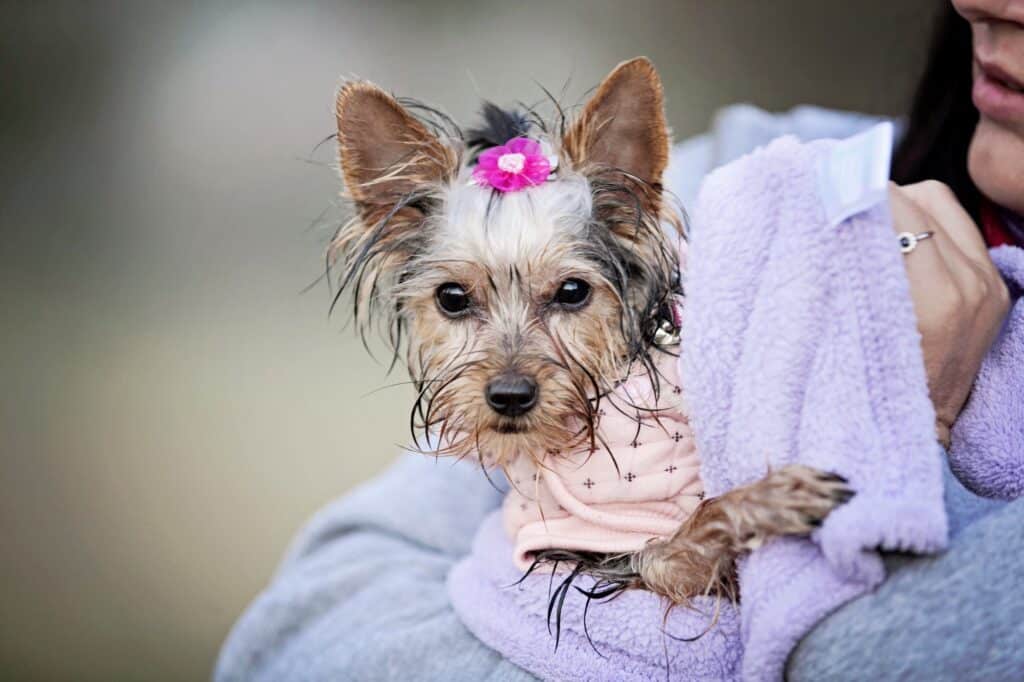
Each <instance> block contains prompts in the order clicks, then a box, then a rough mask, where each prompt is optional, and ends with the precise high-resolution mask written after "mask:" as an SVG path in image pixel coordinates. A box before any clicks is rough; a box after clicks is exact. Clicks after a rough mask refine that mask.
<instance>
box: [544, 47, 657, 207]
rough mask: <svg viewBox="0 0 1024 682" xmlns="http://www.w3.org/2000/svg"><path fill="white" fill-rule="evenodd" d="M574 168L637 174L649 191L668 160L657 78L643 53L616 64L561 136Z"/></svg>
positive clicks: (654, 186)
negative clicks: (640, 55)
mask: <svg viewBox="0 0 1024 682" xmlns="http://www.w3.org/2000/svg"><path fill="white" fill-rule="evenodd" d="M563 145H564V148H565V150H566V152H567V153H568V154H569V157H570V159H571V160H572V161H573V163H574V164H575V165H576V167H577V168H579V169H580V170H583V171H584V172H587V171H588V170H592V171H594V172H597V173H600V174H605V173H610V172H616V171H618V172H621V173H624V174H626V176H627V177H629V176H632V177H634V178H638V179H640V180H642V181H643V182H644V183H646V184H647V185H648V186H650V187H651V188H652V189H653V190H654V191H655V193H657V192H658V191H659V190H660V186H661V176H662V173H663V172H664V171H665V165H666V164H667V163H668V151H669V135H668V126H667V125H666V123H665V105H664V97H663V95H662V88H661V79H660V78H659V77H658V72H657V71H655V69H654V65H653V64H652V63H651V62H650V60H649V59H647V58H646V57H637V58H635V59H631V60H629V61H627V62H623V63H621V64H619V65H618V66H617V67H615V69H614V70H613V71H612V72H611V73H610V74H608V76H607V77H606V78H605V79H604V81H603V82H602V83H601V85H600V86H599V87H598V89H597V92H596V93H595V94H594V96H593V97H592V98H591V99H590V101H589V102H587V104H586V106H585V107H584V109H583V113H582V114H581V115H580V117H579V118H578V119H577V120H576V121H575V123H573V125H572V127H571V128H570V129H569V132H568V133H567V134H566V136H565V139H564V140H563Z"/></svg>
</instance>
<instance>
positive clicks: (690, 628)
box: [448, 511, 742, 682]
mask: <svg viewBox="0 0 1024 682" xmlns="http://www.w3.org/2000/svg"><path fill="white" fill-rule="evenodd" d="M522 577H523V574H522V571H520V570H518V569H517V568H516V567H515V566H514V565H513V563H512V542H511V541H510V540H509V539H508V537H507V536H506V534H505V530H504V527H503V526H502V522H501V512H500V511H499V512H495V513H494V514H492V515H491V516H489V517H488V518H487V519H486V520H485V521H484V522H483V524H481V527H480V530H479V531H478V532H477V535H476V538H475V539H474V540H473V551H472V553H471V554H470V555H469V557H467V558H466V559H464V560H463V561H461V562H460V563H458V564H456V566H455V567H454V568H453V569H452V571H451V573H449V574H448V594H449V596H450V597H451V600H452V605H453V606H454V607H455V611H456V613H458V614H459V617H460V618H461V619H462V622H463V623H465V624H466V627H468V628H469V629H470V631H472V632H473V634H474V635H476V636H477V637H479V638H480V639H481V640H483V642H484V643H485V644H487V645H488V646H490V647H492V648H494V649H497V650H498V651H500V652H501V653H502V654H503V655H504V656H506V657H508V658H509V659H510V660H511V661H512V662H513V663H515V664H517V665H519V666H520V667H523V668H525V669H527V670H529V671H530V672H531V673H533V674H534V675H537V676H539V677H541V678H543V679H545V680H606V681H608V682H612V681H613V680H614V681H616V682H646V681H648V680H662V679H666V664H667V665H668V674H669V676H670V679H673V680H694V681H697V680H702V681H706V682H713V681H714V680H735V679H738V678H739V671H740V657H741V654H742V649H741V648H740V647H739V646H737V644H738V643H739V627H740V624H739V617H738V614H737V612H736V609H735V608H733V607H732V606H730V605H727V604H724V603H723V604H722V610H721V612H720V614H719V618H718V623H717V624H716V625H715V626H714V627H713V628H711V629H710V630H708V627H709V626H710V625H711V623H712V621H713V618H714V610H715V605H714V601H713V600H710V599H705V600H702V601H701V602H700V604H699V605H698V607H697V608H698V609H699V611H698V610H686V609H673V610H672V611H671V612H670V614H669V616H668V618H667V620H665V621H664V623H663V622H662V619H663V617H664V615H665V604H664V602H662V600H661V598H660V597H657V596H655V595H654V594H653V593H651V592H643V591H631V592H625V593H623V594H621V595H619V596H618V597H616V598H615V599H613V600H612V601H607V602H598V601H594V602H592V603H591V604H590V607H589V608H588V609H587V613H586V630H584V623H583V618H584V607H585V600H584V599H583V597H582V596H581V595H580V594H579V593H577V592H576V591H575V590H573V591H571V592H572V593H571V594H570V595H568V596H567V597H566V600H565V606H564V612H563V615H562V628H561V636H560V640H559V642H558V648H557V649H555V635H554V633H555V619H554V617H552V619H551V628H550V630H549V628H548V624H547V623H548V618H547V609H548V595H549V594H550V591H551V590H552V589H554V588H555V587H557V586H558V584H559V583H560V582H561V580H562V578H564V577H565V576H559V575H555V577H554V579H553V580H552V578H551V571H550V569H548V570H547V571H539V574H537V575H533V576H531V577H529V578H527V579H526V580H525V581H523V582H522V584H519V585H516V584H515V583H517V582H518V581H519V579H520V578H522ZM576 584H577V585H579V587H581V588H583V589H589V588H590V587H591V586H592V585H593V582H592V581H590V580H587V579H582V578H581V579H580V580H579V582H577V583H576ZM705 630H707V634H705V635H703V636H702V637H699V638H698V639H696V640H695V641H694V642H692V643H682V642H680V641H677V640H674V639H672V638H673V637H675V638H693V637H696V636H698V635H700V634H701V633H703V632H705ZM588 633H589V636H590V640H591V641H593V643H594V645H593V646H591V644H590V642H588V641H587V634H588ZM598 652H600V653H598Z"/></svg>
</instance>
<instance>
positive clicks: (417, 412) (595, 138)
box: [329, 59, 681, 466]
mask: <svg viewBox="0 0 1024 682" xmlns="http://www.w3.org/2000/svg"><path fill="white" fill-rule="evenodd" d="M484 118H485V123H486V125H485V126H484V127H482V128H480V129H477V130H472V131H469V133H467V134H463V133H462V132H460V131H459V130H458V129H457V128H456V127H455V126H454V124H452V123H451V121H450V120H448V119H446V118H444V117H442V116H440V115H439V114H437V112H432V111H431V110H428V109H426V108H425V107H422V106H421V105H416V104H414V103H409V102H404V101H399V100H396V99H395V98H393V97H391V96H390V95H388V94H386V93H385V92H384V91H382V90H380V89H379V88H377V87H376V86H374V85H371V84H368V83H365V82H354V83H349V84H347V85H345V86H344V87H343V88H342V89H341V91H340V93H339V94H338V99H337V120H338V144H339V153H340V162H341V170H342V175H343V179H344V182H345V187H346V190H347V192H348V195H349V197H350V199H351V200H352V202H353V205H354V208H355V216H354V218H353V219H352V220H351V221H350V222H348V223H347V224H345V225H344V226H343V227H342V228H341V229H340V230H339V232H338V234H337V236H336V237H335V239H334V241H333V242H332V245H331V248H330V253H329V261H330V262H331V263H332V264H333V266H334V267H335V269H336V271H337V272H338V277H339V281H340V285H341V286H340V287H339V289H340V290H344V291H350V292H351V300H352V301H353V305H354V315H355V319H356V321H357V323H358V324H359V326H360V329H361V330H363V331H365V330H366V329H368V328H369V327H372V326H373V325H374V324H375V323H379V324H381V326H382V328H383V329H384V331H385V334H386V336H387V337H388V338H389V339H390V341H391V343H392V345H393V347H394V348H395V352H396V357H397V353H399V352H400V351H399V349H403V350H404V352H405V358H406V362H407V365H408V368H409V371H410V374H411V376H412V379H413V382H414V384H415V386H416V389H417V392H418V396H417V400H416V402H415V404H414V406H413V410H412V424H413V428H414V436H415V433H416V432H417V431H419V432H420V433H422V432H423V431H426V432H429V433H430V434H431V436H432V440H431V447H432V448H433V449H436V450H438V451H440V452H441V453H442V454H453V455H457V456H465V455H476V454H477V453H479V455H480V456H481V459H482V461H483V463H484V464H488V465H496V466H501V465H502V464H504V463H506V462H508V461H509V460H510V458H512V457H514V456H516V455H520V454H529V455H534V456H539V455H542V454H543V453H545V452H549V451H552V450H564V449H567V448H573V449H575V448H578V447H585V446H589V447H591V448H592V449H597V448H600V447H601V444H600V442H599V438H598V437H597V436H596V435H595V434H596V431H595V426H596V422H597V419H598V415H599V413H600V411H601V410H600V407H599V405H600V403H601V401H602V400H606V399H607V395H608V392H609V389H611V388H612V387H614V385H615V384H616V383H617V382H619V381H621V380H622V379H623V378H624V377H625V376H627V375H628V374H629V373H631V372H634V371H637V370H646V371H649V372H650V373H651V375H652V377H653V378H654V379H655V380H656V372H654V371H653V365H652V362H653V361H652V359H651V355H650V354H651V353H652V352H657V351H656V350H655V349H654V348H653V347H652V338H653V334H654V330H655V328H656V327H657V325H659V324H660V323H662V321H663V319H664V318H665V317H666V315H667V314H666V309H667V305H668V304H669V302H670V299H671V297H672V296H673V295H674V294H675V293H677V292H678V289H679V273H678V259H677V250H676V243H675V241H674V239H675V238H674V237H673V236H672V235H671V230H672V228H675V229H676V230H678V229H679V228H680V225H681V223H680V219H679V218H678V215H679V214H678V212H677V211H675V210H674V209H673V208H672V207H671V204H670V202H669V201H667V198H666V197H665V196H664V195H663V193H662V189H661V180H662V173H663V171H664V168H665V164H666V162H667V158H668V146H669V142H668V131H667V129H666V125H665V119H664V113H663V105H662V91H661V84H660V81H659V79H658V77H657V74H656V73H655V71H654V69H653V67H652V66H651V64H650V63H649V62H648V61H647V60H644V59H636V60H633V61H630V62H626V63H624V64H622V65H620V66H619V67H618V68H616V69H615V70H614V71H613V72H612V73H611V74H610V75H609V76H608V77H607V78H606V79H605V81H604V82H603V83H602V84H601V86H600V87H599V88H598V89H597V91H596V93H595V94H594V96H593V97H592V98H591V99H590V100H589V102H588V103H587V104H586V105H585V106H584V108H583V109H582V111H581V113H580V114H579V116H578V117H575V119H574V120H571V121H570V120H567V118H566V117H565V116H564V115H563V116H560V117H559V118H558V121H557V124H556V125H553V126H549V125H546V124H544V123H543V122H542V120H541V118H540V117H538V116H536V115H534V114H533V113H532V112H526V113H516V112H511V111H504V110H501V109H499V108H497V107H494V106H493V105H488V106H486V107H485V109H484ZM516 136H527V137H531V138H533V139H536V140H538V141H540V142H541V143H542V144H543V145H545V146H546V147H547V148H548V149H550V151H551V153H552V154H556V155H557V156H558V158H559V162H558V165H557V170H556V171H555V176H554V178H553V179H550V180H549V181H547V182H544V183H542V184H540V185H537V186H535V187H531V188H529V189H526V190H523V191H518V192H508V193H500V192H497V191H495V190H492V189H490V188H487V187H481V186H477V185H474V184H471V183H470V182H469V179H470V174H471V172H472V166H473V164H474V162H475V158H476V155H477V154H478V153H479V152H480V151H481V150H482V149H483V148H486V147H489V146H493V145H498V144H503V143H505V142H506V141H507V140H508V139H509V138H510V137H516ZM666 226H668V227H669V229H668V230H666ZM616 408H617V409H629V407H628V406H616Z"/></svg>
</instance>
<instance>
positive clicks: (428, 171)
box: [335, 81, 458, 228]
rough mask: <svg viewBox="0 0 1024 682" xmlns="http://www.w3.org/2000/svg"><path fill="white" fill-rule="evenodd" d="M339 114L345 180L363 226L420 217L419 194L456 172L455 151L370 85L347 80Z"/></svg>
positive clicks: (399, 221)
mask: <svg viewBox="0 0 1024 682" xmlns="http://www.w3.org/2000/svg"><path fill="white" fill-rule="evenodd" d="M335 113H336V115H337V119H338V155H339V160H340V165H341V173H342V178H343V180H344V182H345V186H346V188H347V190H348V192H349V195H350V196H351V197H352V200H353V201H354V202H355V204H356V207H357V209H358V210H359V215H360V217H361V218H362V222H363V225H364V226H366V227H368V228H372V227H376V226H380V224H381V223H382V221H384V220H385V219H387V220H388V222H392V221H393V222H394V224H395V226H396V227H397V226H400V225H403V224H409V223H410V221H416V218H417V217H419V218H422V211H423V204H422V196H420V195H422V194H423V193H426V192H429V191H431V190H433V189H436V188H437V186H438V184H439V183H441V182H445V181H450V180H452V179H453V177H454V175H455V173H456V172H457V170H458V158H457V155H456V153H455V152H454V150H452V149H451V148H450V147H448V146H447V145H445V144H444V143H442V142H441V140H440V139H438V137H437V136H436V135H434V134H433V133H432V132H431V131H430V130H428V129H427V127H426V126H425V125H423V124H422V123H421V122H420V121H418V120H417V119H416V118H415V117H414V116H413V115H412V114H410V113H409V112H408V111H407V110H406V109H405V108H404V107H403V106H402V105H401V104H399V103H398V101H397V100H396V99H395V98H394V97H392V96H391V95H389V94H387V93H386V92H384V91H383V90H381V89H380V88H378V87H377V86H376V85H373V84H372V83H367V82H363V81H354V82H349V83H346V84H345V85H344V86H343V87H342V88H341V90H340V91H339V92H338V98H337V102H336V108H335ZM416 222H418V221H416Z"/></svg>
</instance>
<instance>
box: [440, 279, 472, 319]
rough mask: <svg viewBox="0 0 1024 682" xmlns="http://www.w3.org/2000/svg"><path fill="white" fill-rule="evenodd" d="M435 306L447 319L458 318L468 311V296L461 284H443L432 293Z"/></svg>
mask: <svg viewBox="0 0 1024 682" xmlns="http://www.w3.org/2000/svg"><path fill="white" fill-rule="evenodd" d="M434 297H435V298H436V299H437V305H439V306H440V307H441V310H443V311H444V313H445V314H446V315H448V316H449V317H458V316H459V315H462V314H463V313H464V312H466V311H467V310H468V309H469V294H467V293H466V290H465V289H463V288H462V285H461V284H456V283H455V282H445V283H444V284H442V285H441V286H439V287H438V288H437V291H436V292H435V293H434Z"/></svg>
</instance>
